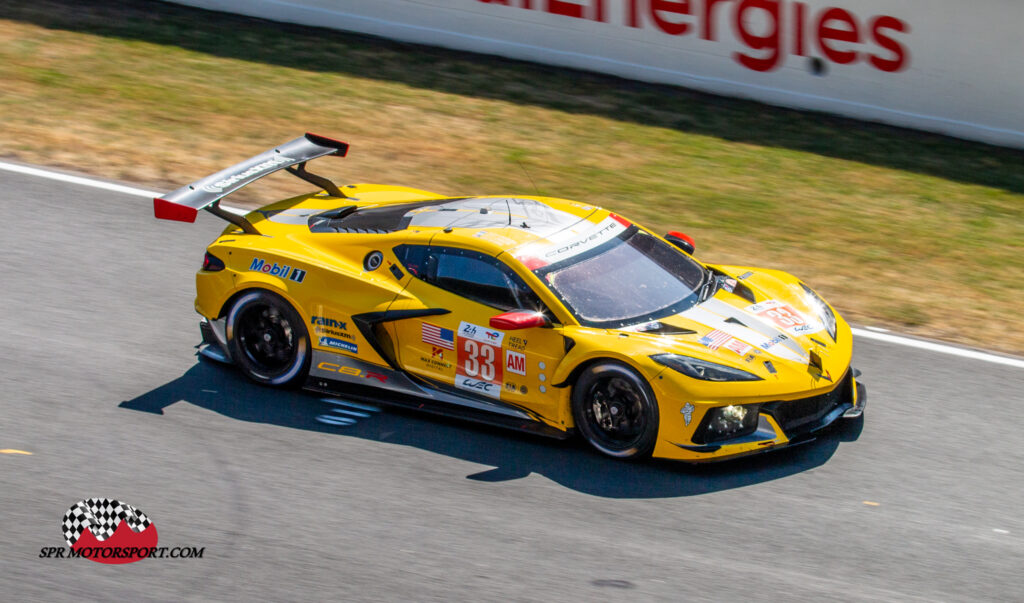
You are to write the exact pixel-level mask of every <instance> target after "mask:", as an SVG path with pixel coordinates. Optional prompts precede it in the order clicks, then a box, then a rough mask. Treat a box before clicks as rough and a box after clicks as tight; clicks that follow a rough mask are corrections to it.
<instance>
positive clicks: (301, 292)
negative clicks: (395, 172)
mask: <svg viewBox="0 0 1024 603" xmlns="http://www.w3.org/2000/svg"><path fill="white" fill-rule="evenodd" d="M347 151H348V145H347V144H346V143H343V142H339V141H336V140H332V139H330V138H326V137H323V136H317V135H314V134H306V135H305V136H302V137H300V138H298V139H296V140H293V141H291V142H288V143H286V144H283V145H281V146H279V147H277V148H274V149H271V150H269V151H267V152H265V153H262V154H260V155H258V156H256V157H253V158H251V159H249V160H247V161H243V162H242V163H239V164H238V165H235V166H233V167H230V168H227V169H225V170H222V171H220V172H217V173H216V174H213V175H212V176H208V177H206V178H203V179H202V180H199V181H197V182H194V183H193V184H190V185H188V186H185V187H183V188H181V189H178V190H176V191H173V192H171V193H168V194H167V195H165V196H163V197H162V198H158V199H155V200H154V209H155V213H156V217H158V218H164V219H170V220H181V221H186V222H191V221H194V220H195V218H196V215H197V212H198V211H199V210H200V209H205V210H207V211H210V212H212V213H214V214H216V215H218V216H220V217H222V218H224V219H226V220H228V221H229V222H231V224H230V225H229V226H228V227H227V228H226V229H225V230H224V232H223V233H221V235H220V236H219V237H217V239H216V240H215V241H213V243H211V244H210V246H209V247H208V248H207V250H206V257H205V260H204V262H203V266H202V269H201V270H200V271H199V273H198V274H197V275H196V289H197V296H196V303H195V307H196V310H197V311H198V312H199V314H200V315H202V317H203V319H202V323H201V327H202V333H203V339H204V345H203V346H202V348H201V353H203V354H204V355H206V356H208V357H211V358H215V359H218V360H221V361H224V362H230V363H233V364H235V365H236V366H237V367H238V368H239V369H240V370H241V371H242V372H243V373H244V374H245V375H247V376H248V377H249V378H251V379H252V380H254V381H256V382H258V383H262V384H266V385H271V386H279V387H284V386H304V387H306V388H308V389H310V390H314V391H317V392H324V393H328V394H331V395H335V396H339V397H346V398H349V399H354V400H362V401H367V400H370V401H374V402H381V403H386V404H395V405H402V406H406V407H411V408H417V409H423V410H427V411H431V412H437V413H443V414H447V415H456V416H459V417H464V418H468V419H472V420H476V421H482V422H485V423H491V424H497V425H502V426H507V427H512V428H516V429H521V430H526V431H530V432H534V433H540V434H544V435H549V436H554V437H558V438H566V437H569V436H570V435H572V434H573V433H575V432H579V433H580V434H582V436H583V437H584V438H586V440H587V441H588V442H589V443H590V444H591V445H593V447H594V448H596V449H597V450H599V451H600V452H602V453H604V454H606V455H608V456H612V457H617V458H637V457H645V456H650V455H653V456H655V457H661V458H669V459H679V460H684V461H710V460H720V459H725V458H731V457H736V456H740V455H745V454H751V453H757V452H763V451H766V450H772V449H775V448H779V447H781V446H785V445H787V444H790V443H793V442H796V441H801V440H806V439H808V438H811V437H813V434H814V433H815V432H817V431H819V430H821V429H823V428H825V427H827V426H828V425H830V424H831V423H833V422H835V421H836V420H838V419H839V418H841V417H847V418H849V417H858V416H860V415H861V413H862V412H863V409H864V404H865V396H864V392H863V388H862V387H858V384H857V383H856V382H855V376H856V374H857V373H856V371H854V370H853V369H851V366H850V359H851V354H852V338H851V334H850V327H849V326H848V325H847V324H846V322H845V321H844V320H843V319H842V318H841V317H840V316H839V315H838V314H837V313H836V312H835V310H834V309H833V308H832V307H831V306H829V304H828V303H826V302H825V301H824V300H823V299H822V298H821V297H820V296H819V295H818V294H816V293H815V292H814V291H813V290H812V289H811V288H810V287H808V286H807V285H805V284H804V283H802V282H801V281H800V280H799V279H797V278H795V277H793V276H791V275H789V274H786V273H784V272H779V271H777V270H765V269H758V268H750V267H745V266H715V265H708V264H703V263H701V262H699V261H697V260H696V259H694V257H693V256H692V254H693V251H694V246H693V241H692V240H690V239H689V238H688V237H687V236H686V235H684V234H681V233H675V232H673V233H669V234H668V235H666V236H664V237H662V236H658V235H657V234H655V233H653V232H651V231H649V230H647V229H646V228H644V227H643V226H640V225H639V224H636V223H633V222H631V221H629V220H627V219H625V218H623V217H622V216H618V215H616V214H614V213H612V212H609V211H607V210H604V209H601V208H599V207H595V206H592V205H588V204H586V203H579V202H574V201H566V200H562V199H553V198H548V197H536V196H486V197H447V196H444V195H439V194H436V193H431V192H428V191H423V190H416V189H412V188H405V187H400V186H384V185H378V184H348V185H345V186H337V185H335V184H334V183H333V182H331V181H330V180H328V179H326V178H324V177H322V176H319V175H316V174H313V173H311V172H308V171H307V170H306V162H307V161H309V160H311V159H315V158H317V157H321V156H325V155H334V156H344V155H345V154H346V153H347ZM281 169H284V170H287V171H288V172H290V173H292V174H294V175H296V176H299V177H300V178H303V179H305V180H307V181H309V182H310V183H312V184H313V185H314V186H315V187H316V188H317V190H318V192H314V193H311V194H307V195H302V196H299V197H295V198H292V199H286V200H284V201H280V202H278V203H274V204H271V205H267V206H265V207H263V208H261V209H258V210H255V211H251V212H245V211H239V210H232V209H228V208H225V207H222V206H221V205H220V200H221V199H222V198H223V197H225V196H226V195H228V194H230V193H232V192H234V191H236V190H238V189H239V188H241V187H243V186H245V185H246V184H249V183H250V182H252V181H254V180H256V179H258V178H261V177H263V176H266V175H268V174H270V173H273V172H275V171H278V170H281ZM858 390H859V391H858Z"/></svg>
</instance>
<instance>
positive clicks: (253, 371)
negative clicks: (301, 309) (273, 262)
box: [226, 290, 312, 387]
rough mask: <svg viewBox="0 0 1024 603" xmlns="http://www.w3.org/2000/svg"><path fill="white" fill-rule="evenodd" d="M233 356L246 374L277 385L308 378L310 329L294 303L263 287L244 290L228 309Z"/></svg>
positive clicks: (280, 385) (254, 379)
mask: <svg viewBox="0 0 1024 603" xmlns="http://www.w3.org/2000/svg"><path fill="white" fill-rule="evenodd" d="M226 322H227V339H228V348H229V349H230V350H231V357H232V358H233V359H234V360H235V364H237V365H238V368H240V369H241V370H242V372H243V373H245V376H246V377H248V378H250V379H252V380H253V381H255V382H257V383H260V384H263V385H271V386H275V387H289V386H295V385H298V384H300V383H301V382H302V380H303V379H305V377H306V374H307V373H308V372H309V363H310V359H311V357H312V352H311V346H310V343H309V332H308V331H307V330H306V325H305V322H304V321H303V320H302V317H301V316H299V313H298V312H296V311H295V309H294V308H292V306H291V304H289V303H288V302H287V301H285V300H284V299H283V298H282V297H281V296H279V295H276V294H274V293H271V292H269V291H263V290H253V291H250V292H248V293H244V294H242V295H241V296H239V297H238V299H236V300H235V302H234V303H233V304H232V305H231V309H230V310H228V315H227V321H226Z"/></svg>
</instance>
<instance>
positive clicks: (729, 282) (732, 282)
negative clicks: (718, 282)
mask: <svg viewBox="0 0 1024 603" xmlns="http://www.w3.org/2000/svg"><path fill="white" fill-rule="evenodd" d="M722 288H723V289H725V290H726V291H728V292H729V293H732V291H733V289H735V288H736V279H734V278H727V279H723V280H722Z"/></svg>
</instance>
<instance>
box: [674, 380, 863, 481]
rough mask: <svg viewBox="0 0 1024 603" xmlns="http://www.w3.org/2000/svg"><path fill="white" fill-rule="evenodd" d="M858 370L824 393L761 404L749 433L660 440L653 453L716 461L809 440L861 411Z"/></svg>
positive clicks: (860, 386)
mask: <svg viewBox="0 0 1024 603" xmlns="http://www.w3.org/2000/svg"><path fill="white" fill-rule="evenodd" d="M859 374H860V373H859V371H856V370H854V369H851V370H850V371H849V372H847V374H846V375H845V376H844V377H843V379H842V380H840V383H839V384H838V385H837V386H836V387H835V388H834V389H833V390H831V391H829V392H827V393H825V394H820V395H817V396H811V397H808V398H801V399H796V400H786V401H776V402H767V403H764V404H762V405H761V408H760V416H759V417H758V424H757V428H756V430H755V431H754V432H753V433H750V434H746V435H743V436H740V437H737V438H733V439H729V440H722V441H718V442H714V443H712V444H694V443H686V442H669V441H665V440H660V441H659V442H658V444H657V446H656V447H655V450H654V456H655V457H659V458H668V459H676V460H683V461H689V462H696V463H703V462H716V461H724V460H729V459H734V458H738V457H742V456H748V455H751V454H759V453H762V452H767V451H769V450H777V449H780V448H784V447H786V446H790V445H793V444H798V443H804V442H808V441H811V440H813V439H814V438H815V437H816V434H818V433H819V432H821V431H822V430H824V429H826V428H828V427H829V426H831V425H832V424H834V423H835V422H836V421H838V420H839V419H841V418H847V419H855V418H858V417H860V416H862V415H863V414H864V408H865V407H866V406H867V390H866V388H865V387H864V386H863V385H862V384H860V383H858V382H857V380H856V376H857V375H859Z"/></svg>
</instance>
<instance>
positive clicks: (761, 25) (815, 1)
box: [178, 0, 1024, 148]
mask: <svg viewBox="0 0 1024 603" xmlns="http://www.w3.org/2000/svg"><path fill="white" fill-rule="evenodd" d="M178 2H179V3H181V4H189V5H193V6H198V7H203V8H209V9H215V10H221V11H226V12H234V13H240V14H245V15H250V16H255V17H263V18H266V19H272V20H276V21H285V22H292V23H300V24H305V25H315V26H320V27H329V28H334V29H339V30H345V31H356V32H362V33H367V34H373V35H378V36H383V37H387V38H392V39H397V40H404V41H408V42H417V43H422V44H429V45H434V46H444V47H449V48H456V49H461V50H470V51H475V52H482V53H489V54H496V55H502V56H507V57H512V58H517V59H524V60H529V61H535V62H539V63H547V64H552V65H559V66H565V67H574V68H579V69H587V70H592V71H599V72H604V73H609V74H613V75H618V76H622V77H626V78H631V79H637V80H645V81H651V82H660V83H667V84H675V85H679V86H685V87H687V88H693V89H698V90H703V91H706V92H712V93H717V94H723V95H728V96H736V97H745V98H752V99H756V100H760V101H763V102H767V103H772V104H776V105H782V106H788V107H795V108H799V109H813V110H820V111H827V112H830V113H836V114H840V115H846V116H849V117H855V118H860V119H867V120H875V121H882V122H886V123H890V124H894V125H900V126H906V127H911V128H918V129H922V130H930V131H934V132H940V133H943V134H949V135H953V136H959V137H962V138H969V139H974V140H981V141H985V142H991V143H995V144H1002V145H1006V146H1014V147H1021V148H1024V117H1022V116H1024V113H1022V108H1024V36H1022V35H1021V34H1020V33H1019V31H1020V28H1021V24H1022V23H1024V2H1021V1H1020V0H977V1H976V2H970V3H966V2H960V1H954V0H899V1H892V0H888V1H884V0H830V1H821V0H802V1H794V0H178Z"/></svg>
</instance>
